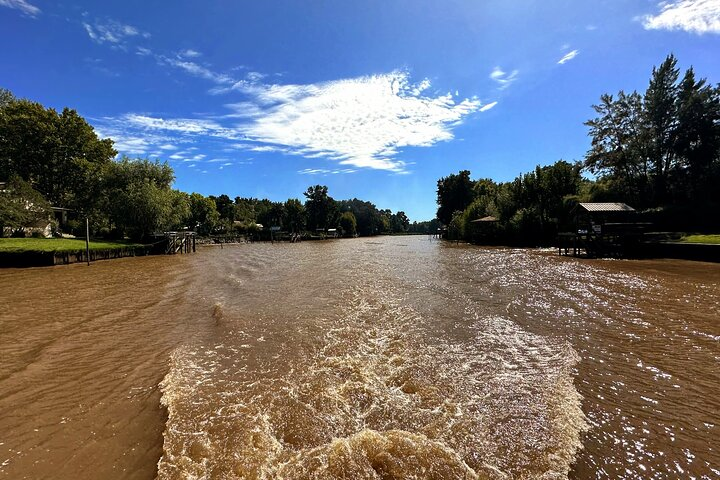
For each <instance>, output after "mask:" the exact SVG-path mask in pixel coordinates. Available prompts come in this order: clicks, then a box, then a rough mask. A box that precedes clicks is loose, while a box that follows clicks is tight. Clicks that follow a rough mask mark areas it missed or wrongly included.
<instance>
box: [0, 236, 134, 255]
mask: <svg viewBox="0 0 720 480" xmlns="http://www.w3.org/2000/svg"><path fill="white" fill-rule="evenodd" d="M141 246H143V245H142V244H139V243H132V242H121V241H115V242H111V241H95V240H92V241H91V242H90V250H91V251H95V250H117V249H122V248H133V247H141ZM84 250H85V240H80V239H73V238H0V253H25V252H47V253H50V252H53V253H61V252H77V251H84Z"/></svg>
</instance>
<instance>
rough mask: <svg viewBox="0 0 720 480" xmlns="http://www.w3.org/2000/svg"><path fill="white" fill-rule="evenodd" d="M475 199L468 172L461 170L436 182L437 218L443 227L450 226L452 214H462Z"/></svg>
mask: <svg viewBox="0 0 720 480" xmlns="http://www.w3.org/2000/svg"><path fill="white" fill-rule="evenodd" d="M474 198H475V196H474V193H473V182H472V180H470V171H468V170H462V171H460V172H459V173H458V174H452V175H449V176H447V177H444V178H441V179H440V180H438V182H437V204H438V209H437V218H438V220H440V221H441V222H442V223H444V224H445V225H448V224H450V221H451V220H452V218H453V214H454V212H457V211H459V212H462V211H463V210H465V209H466V208H467V207H468V205H470V204H471V203H472V201H473V199H474Z"/></svg>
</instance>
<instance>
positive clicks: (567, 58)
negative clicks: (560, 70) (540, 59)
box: [557, 50, 580, 65]
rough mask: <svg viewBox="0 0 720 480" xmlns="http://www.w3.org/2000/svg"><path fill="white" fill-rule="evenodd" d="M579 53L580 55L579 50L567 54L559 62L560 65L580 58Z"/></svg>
mask: <svg viewBox="0 0 720 480" xmlns="http://www.w3.org/2000/svg"><path fill="white" fill-rule="evenodd" d="M578 53H580V51H579V50H573V51H571V52H568V53H566V54H565V55H564V56H563V57H562V58H561V59H560V60H558V62H557V63H558V65H564V64H565V63H567V62H569V61H570V60H572V59H573V58H575V57H577V56H578Z"/></svg>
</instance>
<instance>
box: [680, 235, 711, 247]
mask: <svg viewBox="0 0 720 480" xmlns="http://www.w3.org/2000/svg"><path fill="white" fill-rule="evenodd" d="M680 241H681V242H685V243H714V244H716V245H720V235H686V236H684V237H682V238H681V239H680Z"/></svg>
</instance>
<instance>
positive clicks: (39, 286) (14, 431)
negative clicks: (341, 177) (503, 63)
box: [0, 237, 720, 479]
mask: <svg viewBox="0 0 720 480" xmlns="http://www.w3.org/2000/svg"><path fill="white" fill-rule="evenodd" d="M0 306H1V308H0V478H2V479H5V478H7V479H22V478H28V479H42V478H52V479H97V478H108V479H111V478H112V479H114V478H133V479H135V478H138V479H143V478H144V479H151V478H154V477H157V478H160V479H186V478H188V479H189V478H193V479H201V478H208V479H210V478H212V479H216V478H217V479H221V478H222V479H224V478H248V479H271V478H286V479H295V478H298V479H299V478H308V479H310V478H321V479H330V478H418V479H423V478H431V479H445V478H448V479H452V478H462V479H465V478H498V479H500V478H513V479H515V478H544V479H552V478H565V477H569V478H574V479H589V478H598V479H605V478H607V479H611V478H612V479H614V478H642V479H646V478H718V477H720V451H719V450H720V426H719V425H718V424H719V423H720V313H719V312H720V265H717V264H706V263H700V262H685V261H677V260H657V261H617V260H607V261H589V260H576V259H572V258H560V257H557V256H556V255H554V254H553V253H552V252H543V251H529V250H510V249H483V248H478V247H472V246H463V245H459V246H458V245H450V244H444V243H438V242H437V241H430V240H428V238H427V237H391V238H390V237H388V238H373V239H355V240H342V241H326V242H305V243H300V244H275V245H271V244H253V245H236V246H228V247H225V248H223V249H220V248H217V247H206V248H202V249H201V250H200V251H199V253H197V254H194V255H185V256H176V257H145V258H132V259H124V260H113V261H105V262H97V263H94V264H93V265H92V266H90V267H87V266H84V265H71V266H66V267H54V268H44V269H20V270H15V269H4V270H0Z"/></svg>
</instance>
